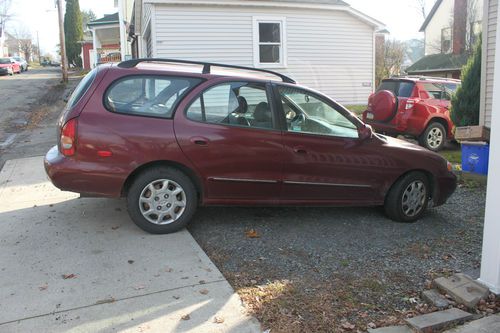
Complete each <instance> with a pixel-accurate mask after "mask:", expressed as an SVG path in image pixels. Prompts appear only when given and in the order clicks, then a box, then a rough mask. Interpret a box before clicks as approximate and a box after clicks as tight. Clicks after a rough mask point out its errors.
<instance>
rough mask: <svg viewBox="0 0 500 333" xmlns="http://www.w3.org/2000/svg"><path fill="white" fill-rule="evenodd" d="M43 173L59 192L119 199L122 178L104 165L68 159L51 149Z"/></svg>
mask: <svg viewBox="0 0 500 333" xmlns="http://www.w3.org/2000/svg"><path fill="white" fill-rule="evenodd" d="M44 166H45V172H46V173H47V176H48V177H49V179H50V181H51V182H52V184H54V186H55V187H57V188H58V189H60V190H63V191H70V192H76V193H80V194H82V195H84V196H91V197H120V196H121V189H122V185H123V178H122V177H121V176H120V174H119V173H115V174H113V170H110V169H109V168H108V167H106V166H105V165H102V164H99V163H89V162H83V161H78V160H76V159H74V158H68V157H66V156H64V155H62V154H61V153H60V152H59V149H58V148H57V146H54V147H52V148H51V149H50V150H49V151H48V152H47V154H46V155H45V159H44Z"/></svg>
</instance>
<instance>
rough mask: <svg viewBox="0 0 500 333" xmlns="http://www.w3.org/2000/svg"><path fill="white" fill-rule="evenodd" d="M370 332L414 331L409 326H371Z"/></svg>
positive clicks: (397, 332)
mask: <svg viewBox="0 0 500 333" xmlns="http://www.w3.org/2000/svg"><path fill="white" fill-rule="evenodd" d="M368 333H413V331H412V330H411V328H409V327H408V326H387V327H380V328H369V329H368Z"/></svg>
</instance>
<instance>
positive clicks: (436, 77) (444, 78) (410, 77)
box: [389, 75, 460, 82]
mask: <svg viewBox="0 0 500 333" xmlns="http://www.w3.org/2000/svg"><path fill="white" fill-rule="evenodd" d="M405 78H408V79H419V80H436V81H453V82H460V79H453V78H450V77H439V76H427V75H399V76H398V75H395V76H391V77H390V78H389V79H405Z"/></svg>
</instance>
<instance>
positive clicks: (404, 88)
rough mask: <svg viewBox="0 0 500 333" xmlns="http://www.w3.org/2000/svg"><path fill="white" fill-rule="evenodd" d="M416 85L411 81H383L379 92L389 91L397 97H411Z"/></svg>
mask: <svg viewBox="0 0 500 333" xmlns="http://www.w3.org/2000/svg"><path fill="white" fill-rule="evenodd" d="M414 86H415V83H413V82H410V81H397V80H385V81H382V83H381V84H380V86H379V87H378V89H377V91H380V90H389V91H391V92H392V93H393V94H394V95H395V96H397V97H410V96H411V93H412V92H413V87H414Z"/></svg>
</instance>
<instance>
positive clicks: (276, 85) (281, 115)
mask: <svg viewBox="0 0 500 333" xmlns="http://www.w3.org/2000/svg"><path fill="white" fill-rule="evenodd" d="M271 85H272V89H273V94H274V96H273V97H274V100H275V104H276V111H277V113H278V119H277V120H278V121H279V125H280V128H281V130H282V131H283V132H286V133H290V134H296V135H309V136H314V137H321V138H331V139H333V140H353V141H357V140H359V130H360V129H361V128H362V127H363V126H365V124H364V123H363V122H362V121H361V120H360V119H359V118H358V117H356V116H355V115H354V114H353V113H352V112H351V111H349V110H347V109H346V108H345V107H344V106H342V105H341V104H339V103H337V102H335V101H334V100H332V99H330V98H329V97H328V96H325V95H323V94H322V93H320V92H317V91H314V90H310V89H307V88H304V87H299V86H296V85H292V84H283V83H272V84H271ZM279 87H283V88H293V89H297V90H299V91H303V92H305V93H308V94H310V95H312V96H313V97H314V98H316V99H318V100H319V101H321V102H323V103H325V104H327V105H329V106H330V107H331V108H333V109H334V110H335V111H337V112H339V113H340V114H341V115H342V116H344V117H345V118H347V119H348V120H349V121H351V122H352V123H353V124H354V125H355V126H356V129H357V130H358V137H357V138H348V137H341V136H335V135H331V134H322V133H310V132H298V131H297V132H296V131H290V130H288V126H287V122H286V115H285V110H283V105H282V103H281V94H280V91H279Z"/></svg>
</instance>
